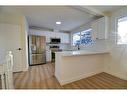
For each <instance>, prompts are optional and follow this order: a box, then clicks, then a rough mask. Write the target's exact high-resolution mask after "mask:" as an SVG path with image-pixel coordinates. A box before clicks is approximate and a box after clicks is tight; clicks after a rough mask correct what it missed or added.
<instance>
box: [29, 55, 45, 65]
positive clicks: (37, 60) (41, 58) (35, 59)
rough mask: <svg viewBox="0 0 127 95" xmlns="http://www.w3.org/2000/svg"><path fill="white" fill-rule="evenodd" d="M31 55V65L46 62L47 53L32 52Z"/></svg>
mask: <svg viewBox="0 0 127 95" xmlns="http://www.w3.org/2000/svg"><path fill="white" fill-rule="evenodd" d="M31 57H32V62H31V64H30V65H36V64H43V63H46V56H45V54H32V55H31Z"/></svg>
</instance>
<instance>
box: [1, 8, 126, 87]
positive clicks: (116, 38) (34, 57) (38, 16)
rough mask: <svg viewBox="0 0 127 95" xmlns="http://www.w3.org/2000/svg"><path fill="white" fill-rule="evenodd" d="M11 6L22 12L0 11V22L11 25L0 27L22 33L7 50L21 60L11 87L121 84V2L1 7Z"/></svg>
mask: <svg viewBox="0 0 127 95" xmlns="http://www.w3.org/2000/svg"><path fill="white" fill-rule="evenodd" d="M14 9H16V10H18V11H19V12H21V13H20V14H18V15H11V16H8V14H9V13H6V16H5V15H2V16H1V15H0V20H1V21H3V22H4V23H6V22H8V23H11V24H14V27H11V28H10V24H8V26H7V25H4V26H6V27H8V28H7V30H6V29H5V28H3V29H4V31H6V32H7V33H8V32H9V33H10V30H11V32H13V30H16V29H17V31H19V30H20V29H21V30H20V31H21V33H23V34H22V35H23V37H21V39H22V40H21V39H18V40H17V44H18V45H17V46H16V48H14V50H13V49H12V51H13V52H14V51H16V53H18V55H19V53H21V55H19V56H16V57H17V58H19V57H21V58H19V59H20V60H21V61H22V62H20V61H19V62H18V60H14V80H15V81H14V84H15V88H16V89H24V88H33V89H35V88H37V89H40V88H44V89H47V88H51V89H54V88H56V89H61V88H69V89H72V88H77V89H78V88H83V89H85V88H88V89H91V88H92V89H97V88H99V89H101V88H102V89H103V88H107V89H109V88H113V89H115V88H126V83H127V82H126V80H127V77H126V70H127V69H126V54H127V53H126V39H125V38H126V34H124V33H122V34H121V30H122V29H126V28H125V26H123V23H126V16H127V14H126V13H127V8H126V6H89V7H88V6H40V7H39V6H38V7H33V6H29V7H28V6H24V7H22V6H17V7H16V6H15V7H13V6H12V7H5V9H4V8H3V11H5V12H8V11H12V10H14ZM95 10H98V11H99V12H98V11H95ZM3 13H4V12H3ZM14 13H15V14H16V13H17V12H14ZM3 18H4V20H3ZM5 18H6V19H5ZM9 18H11V19H12V20H11V19H9ZM6 20H7V21H6ZM124 21H125V22H124ZM15 24H16V25H20V26H17V27H15ZM124 25H125V24H124ZM117 26H119V27H117ZM2 27H3V26H2ZM123 27H124V28H123ZM8 30H9V31H8ZM117 30H118V31H117ZM2 31H3V30H2ZM2 35H5V37H6V33H4V32H3V34H2ZM9 35H11V34H9ZM20 35H21V34H20ZM20 35H19V34H17V36H13V35H11V36H12V37H13V38H14V39H13V40H15V37H17V38H20ZM123 35H125V36H124V37H123ZM1 38H2V37H1ZM7 38H8V37H7ZM5 40H6V42H8V43H9V42H10V39H5ZM20 40H21V41H20ZM0 41H2V40H0ZM18 41H19V42H18ZM10 43H12V42H10ZM19 43H21V44H20V45H19ZM1 44H2V43H1ZM4 45H5V44H4ZM4 47H6V48H7V49H6V48H5V49H6V50H10V48H9V46H7V45H5V46H4ZM1 48H3V47H1ZM1 51H2V50H1ZM1 54H2V52H1ZM121 54H122V55H121ZM14 56H15V52H14ZM16 57H14V58H16ZM27 57H28V58H27ZM16 61H17V62H16ZM112 80H113V81H112Z"/></svg>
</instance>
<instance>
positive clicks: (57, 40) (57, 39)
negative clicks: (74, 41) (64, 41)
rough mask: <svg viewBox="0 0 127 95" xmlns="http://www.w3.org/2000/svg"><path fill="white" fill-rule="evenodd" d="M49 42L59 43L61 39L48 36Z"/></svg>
mask: <svg viewBox="0 0 127 95" xmlns="http://www.w3.org/2000/svg"><path fill="white" fill-rule="evenodd" d="M50 43H54V44H58V43H61V39H60V38H50Z"/></svg>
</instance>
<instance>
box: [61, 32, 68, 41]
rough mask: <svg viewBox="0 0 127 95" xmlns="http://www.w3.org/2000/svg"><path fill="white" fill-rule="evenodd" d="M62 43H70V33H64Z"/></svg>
mask: <svg viewBox="0 0 127 95" xmlns="http://www.w3.org/2000/svg"><path fill="white" fill-rule="evenodd" d="M61 43H69V34H68V33H62V35H61Z"/></svg>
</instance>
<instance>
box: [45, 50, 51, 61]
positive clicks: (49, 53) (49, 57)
mask: <svg viewBox="0 0 127 95" xmlns="http://www.w3.org/2000/svg"><path fill="white" fill-rule="evenodd" d="M46 62H51V50H46Z"/></svg>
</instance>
